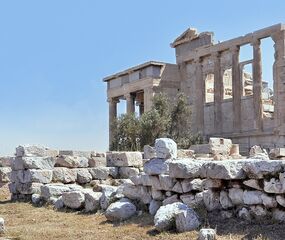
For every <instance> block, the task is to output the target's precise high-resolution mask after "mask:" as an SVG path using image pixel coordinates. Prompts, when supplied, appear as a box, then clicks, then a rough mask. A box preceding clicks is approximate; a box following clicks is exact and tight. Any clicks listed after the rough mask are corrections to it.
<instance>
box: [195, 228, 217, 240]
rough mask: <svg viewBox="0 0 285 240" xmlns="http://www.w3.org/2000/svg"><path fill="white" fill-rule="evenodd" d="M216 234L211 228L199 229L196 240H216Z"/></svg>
mask: <svg viewBox="0 0 285 240" xmlns="http://www.w3.org/2000/svg"><path fill="white" fill-rule="evenodd" d="M216 239H217V234H216V230H215V229H212V228H202V229H200V232H199V236H198V240H216Z"/></svg>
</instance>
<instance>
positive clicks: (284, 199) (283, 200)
mask: <svg viewBox="0 0 285 240" xmlns="http://www.w3.org/2000/svg"><path fill="white" fill-rule="evenodd" d="M276 201H277V202H278V204H279V205H281V206H282V207H285V197H284V196H282V195H277V196H276Z"/></svg>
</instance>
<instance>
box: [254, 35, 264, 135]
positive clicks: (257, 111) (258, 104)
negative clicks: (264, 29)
mask: <svg viewBox="0 0 285 240" xmlns="http://www.w3.org/2000/svg"><path fill="white" fill-rule="evenodd" d="M252 46H253V69H252V72H253V74H252V75H253V110H254V128H255V129H256V130H261V131H262V129H263V121H262V119H263V107H262V63H261V49H260V40H259V39H255V40H254V41H253V43H252Z"/></svg>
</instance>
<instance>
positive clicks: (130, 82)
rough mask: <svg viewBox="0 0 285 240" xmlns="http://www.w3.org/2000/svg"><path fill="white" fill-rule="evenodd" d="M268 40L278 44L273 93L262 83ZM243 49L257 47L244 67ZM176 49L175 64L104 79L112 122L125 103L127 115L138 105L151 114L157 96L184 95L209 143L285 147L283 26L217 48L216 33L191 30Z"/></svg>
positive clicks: (196, 129)
mask: <svg viewBox="0 0 285 240" xmlns="http://www.w3.org/2000/svg"><path fill="white" fill-rule="evenodd" d="M264 38H272V40H273V41H274V43H275V45H274V49H275V54H274V56H275V62H274V64H273V83H274V84H273V90H271V89H269V88H268V84H267V83H266V82H265V81H263V80H262V56H261V47H260V44H261V40H262V39H264ZM243 45H250V46H251V47H252V51H253V58H252V59H249V60H247V61H244V62H241V61H240V58H239V56H240V48H241V47H242V46H243ZM171 47H173V48H175V52H176V64H169V63H162V62H155V61H151V62H147V63H144V64H141V65H138V66H135V67H132V68H130V69H127V70H125V71H122V72H119V73H116V74H114V75H111V76H109V77H106V78H104V81H105V82H106V83H107V95H108V102H109V121H110V122H111V121H112V119H114V118H116V117H117V103H118V102H119V101H120V100H122V99H124V100H126V104H127V112H128V113H131V112H134V109H135V105H137V106H139V112H140V114H142V113H143V112H145V111H148V110H150V109H151V105H152V98H153V96H154V95H155V94H156V93H160V92H163V93H165V94H166V95H167V96H168V97H169V98H170V99H171V100H175V97H176V95H177V93H178V92H180V91H181V92H183V93H185V94H186V96H187V97H188V99H189V105H190V106H191V108H192V113H193V114H192V123H193V126H192V128H193V131H194V132H200V133H201V134H202V135H203V136H204V138H205V139H207V138H209V137H211V136H217V137H227V138H231V139H232V140H233V142H235V143H239V144H240V145H241V149H242V150H246V149H248V148H249V147H251V146H252V145H255V144H259V145H262V146H263V147H268V148H269V147H275V146H277V147H284V146H285V25H284V24H277V25H274V26H271V27H268V28H264V29H261V30H258V31H255V32H253V33H249V34H247V35H244V36H242V37H238V38H234V39H231V40H228V41H225V42H221V43H216V44H215V43H214V40H213V33H211V32H203V33H200V34H199V33H198V32H197V30H196V29H192V28H189V29H187V30H186V31H185V32H184V33H182V34H181V35H180V36H179V37H178V38H177V39H175V41H174V42H173V43H172V44H171ZM246 65H251V66H252V73H249V72H246V71H245V70H244V67H245V66H246ZM268 67H272V66H268ZM273 93H274V94H273ZM111 140H112V132H111V131H110V142H111Z"/></svg>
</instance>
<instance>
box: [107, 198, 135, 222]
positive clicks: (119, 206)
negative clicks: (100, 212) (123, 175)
mask: <svg viewBox="0 0 285 240" xmlns="http://www.w3.org/2000/svg"><path fill="white" fill-rule="evenodd" d="M136 211H137V209H136V206H135V205H134V204H133V203H131V202H130V201H129V200H128V199H126V198H122V199H120V200H119V201H117V202H114V203H112V204H111V205H110V206H109V207H108V208H107V210H106V212H105V217H106V218H107V219H108V220H109V221H122V220H126V219H128V218H130V217H132V216H133V215H135V213H136Z"/></svg>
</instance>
